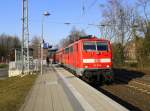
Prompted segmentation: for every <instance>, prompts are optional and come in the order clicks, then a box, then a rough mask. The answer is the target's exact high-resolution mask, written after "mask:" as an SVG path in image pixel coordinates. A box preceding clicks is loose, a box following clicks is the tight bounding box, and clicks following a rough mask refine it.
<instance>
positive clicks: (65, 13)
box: [0, 0, 106, 44]
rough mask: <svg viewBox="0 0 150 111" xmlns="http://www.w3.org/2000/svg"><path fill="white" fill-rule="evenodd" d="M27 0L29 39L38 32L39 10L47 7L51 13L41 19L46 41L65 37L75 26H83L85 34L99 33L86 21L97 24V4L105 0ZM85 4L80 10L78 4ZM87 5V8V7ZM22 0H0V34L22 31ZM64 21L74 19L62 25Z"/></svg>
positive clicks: (99, 15)
mask: <svg viewBox="0 0 150 111" xmlns="http://www.w3.org/2000/svg"><path fill="white" fill-rule="evenodd" d="M94 1H95V0H29V33H30V40H31V39H32V37H33V36H35V35H37V36H40V35H41V20H42V13H43V12H44V11H49V12H50V13H51V15H50V16H49V17H46V18H45V21H44V39H45V41H47V42H49V43H50V44H57V43H59V41H60V40H61V39H62V38H65V37H66V36H67V35H68V34H69V33H70V31H71V29H72V27H73V26H75V27H76V28H78V29H84V30H85V32H86V33H87V34H92V35H96V36H98V37H100V31H99V30H98V28H97V27H93V26H88V25H87V24H89V23H93V24H98V23H99V22H100V20H101V8H100V7H99V4H102V3H104V2H105V1H106V0H97V2H96V3H95V4H94V5H93V6H92V7H90V5H91V4H92V3H93V2H94ZM83 2H84V5H85V7H86V11H85V13H84V14H83V11H82V6H83ZM88 7H90V8H89V9H87V8H88ZM21 17H22V0H1V4H0V34H2V33H6V34H10V35H17V36H19V38H21V34H22V21H21ZM64 22H71V23H75V24H72V25H64V24H62V23H64Z"/></svg>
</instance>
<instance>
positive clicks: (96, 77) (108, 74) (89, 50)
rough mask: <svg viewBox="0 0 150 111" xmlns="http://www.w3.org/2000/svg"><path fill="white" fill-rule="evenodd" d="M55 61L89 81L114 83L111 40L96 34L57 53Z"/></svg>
mask: <svg viewBox="0 0 150 111" xmlns="http://www.w3.org/2000/svg"><path fill="white" fill-rule="evenodd" d="M55 61H56V63H59V64H61V65H63V66H64V67H66V68H68V69H70V70H71V71H73V72H75V74H76V75H77V76H78V77H81V78H84V79H86V80H88V81H89V82H95V83H102V82H107V83H112V81H113V78H114V77H113V71H112V48H111V43H110V41H109V40H105V39H99V38H97V37H95V36H91V35H90V36H84V37H80V39H79V40H77V41H75V42H73V43H71V44H69V45H68V46H67V47H64V48H61V49H59V50H57V51H56V53H55Z"/></svg>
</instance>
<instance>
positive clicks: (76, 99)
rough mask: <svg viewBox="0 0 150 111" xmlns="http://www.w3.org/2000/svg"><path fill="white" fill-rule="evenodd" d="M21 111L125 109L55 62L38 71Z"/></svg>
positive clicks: (110, 110) (104, 110) (109, 110)
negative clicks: (41, 72) (42, 70)
mask: <svg viewBox="0 0 150 111" xmlns="http://www.w3.org/2000/svg"><path fill="white" fill-rule="evenodd" d="M20 111H128V109H126V108H124V107H123V106H121V105H120V104H118V103H116V102H115V101H113V100H112V99H110V98H108V97H107V96H105V95H104V94H102V93H101V92H99V91H97V90H96V89H94V88H92V87H91V86H89V85H88V84H86V83H85V82H83V81H82V80H80V79H79V78H77V77H75V76H74V75H73V74H71V73H70V72H68V71H67V70H65V69H63V68H61V67H59V66H58V65H53V66H50V67H49V68H46V69H44V74H43V75H39V76H38V78H37V80H36V82H35V85H34V86H33V88H32V89H31V91H30V93H29V95H28V96H27V98H26V101H25V103H24V104H23V105H22V107H21V109H20Z"/></svg>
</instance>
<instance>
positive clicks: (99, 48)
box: [96, 42, 108, 51]
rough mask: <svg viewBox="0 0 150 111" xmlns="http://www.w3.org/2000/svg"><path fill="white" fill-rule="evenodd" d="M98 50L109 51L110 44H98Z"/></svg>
mask: <svg viewBox="0 0 150 111" xmlns="http://www.w3.org/2000/svg"><path fill="white" fill-rule="evenodd" d="M96 45H97V50H98V51H108V43H107V42H97V43H96Z"/></svg>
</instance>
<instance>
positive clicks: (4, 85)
mask: <svg viewBox="0 0 150 111" xmlns="http://www.w3.org/2000/svg"><path fill="white" fill-rule="evenodd" d="M35 79H36V75H27V76H25V77H22V78H21V77H12V78H8V79H5V80H0V111H18V110H19V108H20V107H21V105H22V104H23V103H24V100H25V97H26V95H27V94H28V92H29V90H30V89H31V87H32V85H33V83H34V81H35Z"/></svg>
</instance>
